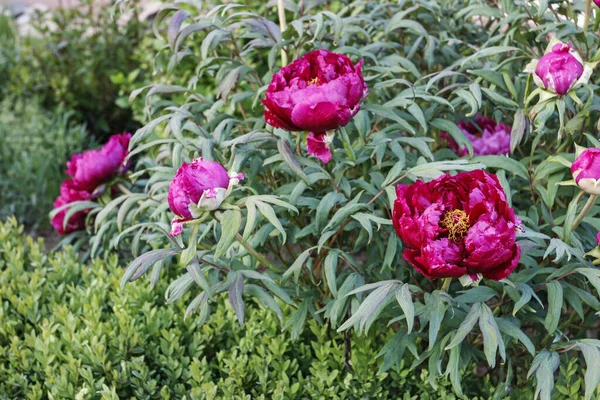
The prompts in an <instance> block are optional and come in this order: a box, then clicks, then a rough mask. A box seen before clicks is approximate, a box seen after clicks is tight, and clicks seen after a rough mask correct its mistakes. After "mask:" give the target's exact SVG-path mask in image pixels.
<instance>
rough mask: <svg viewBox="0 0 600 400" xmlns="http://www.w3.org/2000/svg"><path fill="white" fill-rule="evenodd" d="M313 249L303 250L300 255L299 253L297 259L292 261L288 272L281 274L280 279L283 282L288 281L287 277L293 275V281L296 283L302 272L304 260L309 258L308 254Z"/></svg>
mask: <svg viewBox="0 0 600 400" xmlns="http://www.w3.org/2000/svg"><path fill="white" fill-rule="evenodd" d="M313 249H314V247H311V248H308V249H306V250H304V251H303V252H302V253H300V255H299V256H298V258H296V261H294V263H293V264H292V266H291V267H289V268H288V270H287V271H285V272H284V273H283V276H282V278H283V280H284V281H285V280H287V279H289V277H290V276H291V275H292V274H294V280H295V281H296V282H297V281H298V278H299V277H300V271H301V270H302V266H303V265H304V263H306V260H308V258H309V257H310V252H311V251H312V250H313Z"/></svg>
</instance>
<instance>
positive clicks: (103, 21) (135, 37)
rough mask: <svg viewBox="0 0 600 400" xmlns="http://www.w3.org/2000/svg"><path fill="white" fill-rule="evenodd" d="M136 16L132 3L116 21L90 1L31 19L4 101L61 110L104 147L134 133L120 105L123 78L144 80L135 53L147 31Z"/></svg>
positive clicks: (14, 55) (17, 47)
mask: <svg viewBox="0 0 600 400" xmlns="http://www.w3.org/2000/svg"><path fill="white" fill-rule="evenodd" d="M138 14H139V8H138V7H137V6H135V5H134V4H133V2H132V6H131V7H130V9H129V12H128V13H127V14H123V15H121V17H120V18H116V16H115V15H114V12H113V10H112V9H111V8H110V7H105V6H101V5H99V4H96V3H95V2H94V1H92V0H85V1H81V2H79V3H77V4H75V6H74V7H65V8H57V9H56V10H49V11H37V12H35V13H33V15H32V21H31V22H30V23H29V24H28V25H26V26H25V27H22V28H21V29H23V30H25V33H24V34H21V35H17V36H16V38H15V42H14V44H13V48H12V51H11V54H10V57H9V58H8V61H9V65H10V68H8V71H6V72H5V74H6V75H8V76H7V79H6V80H5V81H3V85H2V86H3V91H4V93H5V95H8V96H11V97H15V96H16V97H23V98H29V97H31V96H35V97H37V98H39V99H40V100H41V102H42V104H43V105H44V106H46V107H48V108H53V107H55V106H56V105H61V106H62V107H64V108H65V109H67V110H71V111H72V112H73V113H74V117H76V118H77V120H78V121H79V122H84V123H85V124H86V125H87V127H88V130H89V131H90V132H91V133H92V134H93V135H95V136H97V137H98V138H99V139H100V141H101V142H102V141H104V139H106V138H108V137H109V136H110V135H111V134H114V133H116V132H122V131H128V130H134V129H136V128H137V127H138V126H139V125H138V124H137V123H135V122H134V121H133V119H132V112H131V109H130V108H129V107H128V106H127V104H126V103H123V102H121V103H120V105H121V106H118V105H117V104H116V102H117V100H118V98H119V92H120V87H121V81H122V79H121V80H119V77H120V76H122V75H125V76H126V75H128V74H130V73H133V72H134V71H137V72H136V76H139V77H140V79H142V76H143V74H144V71H143V70H142V69H139V68H138V67H139V62H138V60H137V53H136V50H137V49H138V48H139V46H140V42H141V40H142V37H143V36H144V32H145V31H146V30H147V27H148V26H149V25H148V23H147V22H145V21H142V20H140V19H139V18H138ZM25 28H26V29H25ZM14 29H15V28H14V27H13V31H14ZM0 64H1V63H0ZM115 78H116V80H115Z"/></svg>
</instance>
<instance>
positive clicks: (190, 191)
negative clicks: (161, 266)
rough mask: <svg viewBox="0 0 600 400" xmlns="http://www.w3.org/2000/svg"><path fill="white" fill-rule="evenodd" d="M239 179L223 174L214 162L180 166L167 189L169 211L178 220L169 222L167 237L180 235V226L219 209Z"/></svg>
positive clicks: (220, 166)
mask: <svg viewBox="0 0 600 400" xmlns="http://www.w3.org/2000/svg"><path fill="white" fill-rule="evenodd" d="M241 179H244V175H243V174H237V173H235V172H234V173H231V174H227V171H226V170H225V168H223V166H222V165H221V164H219V163H218V162H215V161H205V160H203V159H202V158H196V159H194V160H193V161H192V163H191V164H187V163H183V164H182V165H181V167H179V169H178V170H177V173H176V174H175V177H174V178H173V181H172V182H171V186H169V197H168V199H169V207H171V211H173V212H174V213H175V214H176V215H177V216H178V217H179V218H175V219H174V220H173V221H172V222H171V227H172V230H171V236H177V235H179V234H180V233H181V231H182V230H183V225H182V223H183V222H185V221H188V220H191V219H194V218H198V217H199V216H200V215H201V214H202V213H203V212H206V211H213V210H216V209H217V208H219V206H220V205H221V203H222V202H223V200H225V198H226V197H227V195H229V193H230V192H231V189H232V187H233V186H235V185H237V184H238V183H239V181H240V180H241Z"/></svg>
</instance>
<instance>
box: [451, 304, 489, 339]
mask: <svg viewBox="0 0 600 400" xmlns="http://www.w3.org/2000/svg"><path fill="white" fill-rule="evenodd" d="M480 317H481V303H474V304H473V305H472V306H471V310H469V313H468V314H467V316H466V317H465V319H464V320H463V321H462V322H461V323H460V326H459V327H458V329H457V330H456V333H455V334H454V337H453V338H452V341H451V342H450V343H449V344H448V346H446V348H445V350H450V349H452V348H454V347H456V346H458V345H459V344H461V343H462V342H463V340H465V338H466V337H467V335H468V334H469V333H470V332H471V331H472V330H473V327H474V326H475V324H476V323H477V321H479V318H480Z"/></svg>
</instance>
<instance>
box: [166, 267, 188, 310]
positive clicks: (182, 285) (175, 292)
mask: <svg viewBox="0 0 600 400" xmlns="http://www.w3.org/2000/svg"><path fill="white" fill-rule="evenodd" d="M193 284H194V278H193V277H192V275H190V274H189V273H187V272H186V273H185V274H183V275H182V276H180V277H179V278H177V279H176V280H175V281H173V282H171V284H170V285H169V287H168V288H167V290H166V291H165V300H166V301H167V304H172V303H175V302H176V301H177V300H179V299H181V298H182V297H183V296H184V295H185V294H186V293H187V291H188V290H189V289H190V287H192V285H193Z"/></svg>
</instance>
